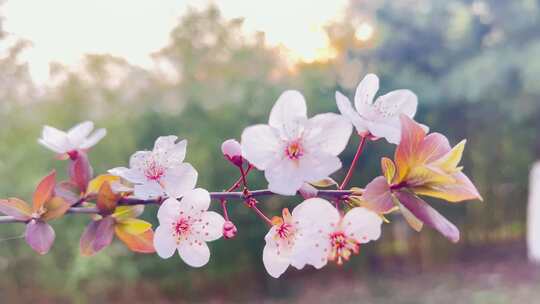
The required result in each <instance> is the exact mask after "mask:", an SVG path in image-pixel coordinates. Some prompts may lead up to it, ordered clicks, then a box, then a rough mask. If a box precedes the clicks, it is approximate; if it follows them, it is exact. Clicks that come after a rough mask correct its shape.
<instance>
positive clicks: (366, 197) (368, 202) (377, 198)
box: [362, 176, 394, 214]
mask: <svg viewBox="0 0 540 304" xmlns="http://www.w3.org/2000/svg"><path fill="white" fill-rule="evenodd" d="M362 203H363V206H364V207H366V208H368V209H370V210H373V211H375V212H377V213H379V214H385V213H388V212H390V211H392V209H393V208H394V201H393V199H392V193H391V192H390V186H389V185H388V182H387V181H386V178H385V177H384V176H379V177H377V178H375V179H374V180H373V181H371V182H370V183H369V184H368V185H367V186H366V190H365V191H364V193H363V194H362Z"/></svg>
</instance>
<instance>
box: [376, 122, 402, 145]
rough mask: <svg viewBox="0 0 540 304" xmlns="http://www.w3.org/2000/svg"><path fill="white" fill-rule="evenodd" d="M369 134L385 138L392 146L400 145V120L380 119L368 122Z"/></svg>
mask: <svg viewBox="0 0 540 304" xmlns="http://www.w3.org/2000/svg"><path fill="white" fill-rule="evenodd" d="M368 129H369V132H370V133H371V134H372V135H373V136H375V137H379V138H384V139H386V141H388V142H389V143H391V144H395V145H397V144H399V140H400V138H401V127H400V125H399V119H398V118H388V119H384V120H382V119H379V120H375V121H370V122H368Z"/></svg>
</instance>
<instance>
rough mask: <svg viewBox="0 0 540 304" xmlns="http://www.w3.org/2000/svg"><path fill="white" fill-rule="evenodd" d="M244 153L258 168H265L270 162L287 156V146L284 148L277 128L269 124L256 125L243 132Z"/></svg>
mask: <svg viewBox="0 0 540 304" xmlns="http://www.w3.org/2000/svg"><path fill="white" fill-rule="evenodd" d="M282 150H283V151H282ZM242 153H243V156H244V158H245V159H247V160H248V161H249V162H250V163H251V164H253V165H254V166H255V167H257V169H259V170H265V169H266V168H267V167H268V166H269V165H270V163H272V162H273V161H275V160H276V159H279V158H282V157H284V156H285V147H283V148H282V144H281V143H280V140H279V134H278V133H277V131H276V130H275V129H273V128H272V127H270V126H268V125H255V126H251V127H248V128H246V129H245V130H244V132H243V133H242Z"/></svg>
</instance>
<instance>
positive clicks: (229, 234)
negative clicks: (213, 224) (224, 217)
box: [223, 221, 238, 239]
mask: <svg viewBox="0 0 540 304" xmlns="http://www.w3.org/2000/svg"><path fill="white" fill-rule="evenodd" d="M237 232H238V229H236V226H235V225H234V224H233V222H231V221H226V222H225V223H224V224H223V237H224V238H226V239H232V238H234V237H235V236H236V233H237Z"/></svg>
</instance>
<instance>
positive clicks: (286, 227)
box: [276, 223, 292, 239]
mask: <svg viewBox="0 0 540 304" xmlns="http://www.w3.org/2000/svg"><path fill="white" fill-rule="evenodd" d="M276 232H277V234H278V235H279V237H280V238H282V239H286V238H288V237H289V236H291V235H292V225H290V224H286V223H283V224H281V225H279V227H278V228H277V231H276Z"/></svg>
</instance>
